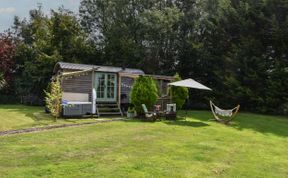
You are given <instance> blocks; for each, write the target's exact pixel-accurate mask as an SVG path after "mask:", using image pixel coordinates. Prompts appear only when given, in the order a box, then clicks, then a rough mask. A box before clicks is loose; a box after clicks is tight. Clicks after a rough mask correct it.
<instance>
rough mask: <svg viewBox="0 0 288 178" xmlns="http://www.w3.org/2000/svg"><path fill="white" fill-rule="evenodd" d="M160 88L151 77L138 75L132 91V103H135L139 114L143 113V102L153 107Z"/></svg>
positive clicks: (149, 107)
mask: <svg viewBox="0 0 288 178" xmlns="http://www.w3.org/2000/svg"><path fill="white" fill-rule="evenodd" d="M157 93H158V89H157V86H156V83H155V81H154V80H153V79H152V78H151V77H147V76H140V77H138V78H137V79H136V80H135V82H134V84H133V88H132V91H131V103H132V104H133V105H134V107H135V110H136V112H137V113H138V114H143V110H142V106H141V104H145V105H146V107H147V108H148V109H151V108H152V107H153V105H154V104H155V103H156V102H157V97H158V94H157Z"/></svg>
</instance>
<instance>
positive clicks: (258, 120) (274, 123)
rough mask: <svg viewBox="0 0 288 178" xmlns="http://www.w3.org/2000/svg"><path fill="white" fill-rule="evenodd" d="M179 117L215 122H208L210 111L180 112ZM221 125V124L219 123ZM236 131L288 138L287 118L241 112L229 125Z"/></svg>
mask: <svg viewBox="0 0 288 178" xmlns="http://www.w3.org/2000/svg"><path fill="white" fill-rule="evenodd" d="M178 115H179V116H182V117H185V116H186V117H187V120H195V121H202V122H206V123H207V122H208V123H209V122H215V123H217V122H216V121H213V120H210V119H212V118H213V115H212V113H211V112H210V111H188V112H187V115H186V112H184V111H180V112H179V114H178ZM219 124H222V123H219ZM227 127H232V128H235V129H237V130H245V129H248V130H253V131H255V132H260V133H262V134H274V135H278V136H282V137H288V118H287V117H284V116H271V115H261V114H252V113H245V112H241V111H240V113H239V114H238V115H237V116H236V117H235V118H234V119H233V120H232V122H231V125H227Z"/></svg>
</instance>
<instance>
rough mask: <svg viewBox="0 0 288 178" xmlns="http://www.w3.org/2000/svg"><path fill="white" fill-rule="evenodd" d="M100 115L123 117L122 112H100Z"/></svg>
mask: <svg viewBox="0 0 288 178" xmlns="http://www.w3.org/2000/svg"><path fill="white" fill-rule="evenodd" d="M99 114H100V115H122V113H121V112H99Z"/></svg>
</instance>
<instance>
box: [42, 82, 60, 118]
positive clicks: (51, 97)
mask: <svg viewBox="0 0 288 178" xmlns="http://www.w3.org/2000/svg"><path fill="white" fill-rule="evenodd" d="M49 89H50V91H45V94H46V97H45V103H46V107H47V108H48V109H49V111H50V112H51V114H52V116H54V117H55V120H56V121H57V119H58V118H59V117H60V116H61V109H62V107H61V104H62V89H61V83H60V78H59V77H57V78H56V79H55V80H54V81H52V82H51V83H50V85H49Z"/></svg>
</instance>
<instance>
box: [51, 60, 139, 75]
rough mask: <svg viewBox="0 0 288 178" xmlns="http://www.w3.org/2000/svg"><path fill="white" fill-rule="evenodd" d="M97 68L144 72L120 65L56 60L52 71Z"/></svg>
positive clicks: (131, 72)
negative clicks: (99, 64)
mask: <svg viewBox="0 0 288 178" xmlns="http://www.w3.org/2000/svg"><path fill="white" fill-rule="evenodd" d="M95 68H96V69H97V71H99V72H113V73H119V72H123V73H128V74H138V75H139V74H140V75H141V74H144V72H143V71H142V70H140V69H133V68H122V67H112V66H98V65H88V64H76V63H67V62H58V63H57V64H56V65H55V67H54V70H53V72H54V73H57V71H58V70H60V69H64V70H74V71H84V70H92V69H95Z"/></svg>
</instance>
